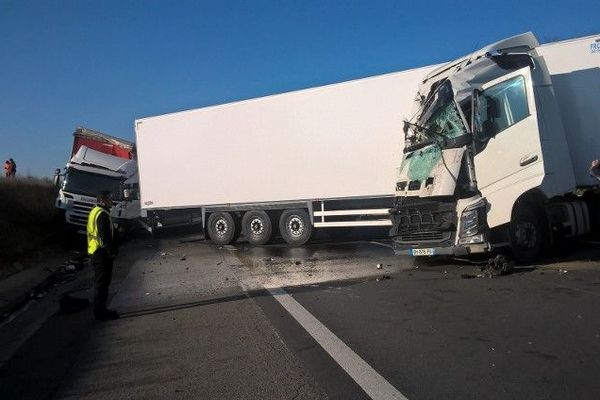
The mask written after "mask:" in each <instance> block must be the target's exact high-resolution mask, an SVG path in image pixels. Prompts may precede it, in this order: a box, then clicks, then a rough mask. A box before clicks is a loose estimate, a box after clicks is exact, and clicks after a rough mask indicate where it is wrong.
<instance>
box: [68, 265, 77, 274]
mask: <svg viewBox="0 0 600 400" xmlns="http://www.w3.org/2000/svg"><path fill="white" fill-rule="evenodd" d="M76 270H77V268H75V265H73V264H69V265H67V266H65V271H66V272H75V271H76Z"/></svg>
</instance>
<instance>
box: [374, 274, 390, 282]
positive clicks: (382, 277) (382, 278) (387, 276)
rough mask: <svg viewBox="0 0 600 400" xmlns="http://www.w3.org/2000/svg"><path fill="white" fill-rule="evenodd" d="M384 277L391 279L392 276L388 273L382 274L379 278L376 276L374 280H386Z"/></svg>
mask: <svg viewBox="0 0 600 400" xmlns="http://www.w3.org/2000/svg"><path fill="white" fill-rule="evenodd" d="M386 279H392V277H391V276H390V275H388V274H384V275H382V276H381V277H380V278H377V279H376V280H375V281H376V282H379V281H383V280H386Z"/></svg>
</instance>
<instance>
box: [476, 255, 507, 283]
mask: <svg viewBox="0 0 600 400" xmlns="http://www.w3.org/2000/svg"><path fill="white" fill-rule="evenodd" d="M514 266H515V263H514V261H512V260H509V259H508V258H507V257H506V256H503V255H501V254H499V255H497V256H496V257H494V258H490V259H489V260H488V262H487V264H486V265H485V266H482V267H481V272H482V273H483V276H486V277H488V278H495V277H497V276H502V275H508V274H510V273H511V272H512V271H513V269H514Z"/></svg>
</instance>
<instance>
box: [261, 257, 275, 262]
mask: <svg viewBox="0 0 600 400" xmlns="http://www.w3.org/2000/svg"><path fill="white" fill-rule="evenodd" d="M263 261H273V258H272V257H265V258H263Z"/></svg>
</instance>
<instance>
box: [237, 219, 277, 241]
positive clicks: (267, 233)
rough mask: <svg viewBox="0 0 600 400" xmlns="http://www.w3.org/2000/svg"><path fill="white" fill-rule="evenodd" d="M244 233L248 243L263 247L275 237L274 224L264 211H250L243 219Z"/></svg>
mask: <svg viewBox="0 0 600 400" xmlns="http://www.w3.org/2000/svg"><path fill="white" fill-rule="evenodd" d="M242 232H243V234H244V237H245V238H246V240H247V241H248V243H250V244H252V245H255V246H261V245H263V244H267V242H268V241H269V240H271V237H272V236H273V223H272V222H271V218H270V217H269V214H267V213H266V212H264V211H248V212H247V213H246V214H244V217H243V218H242Z"/></svg>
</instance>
